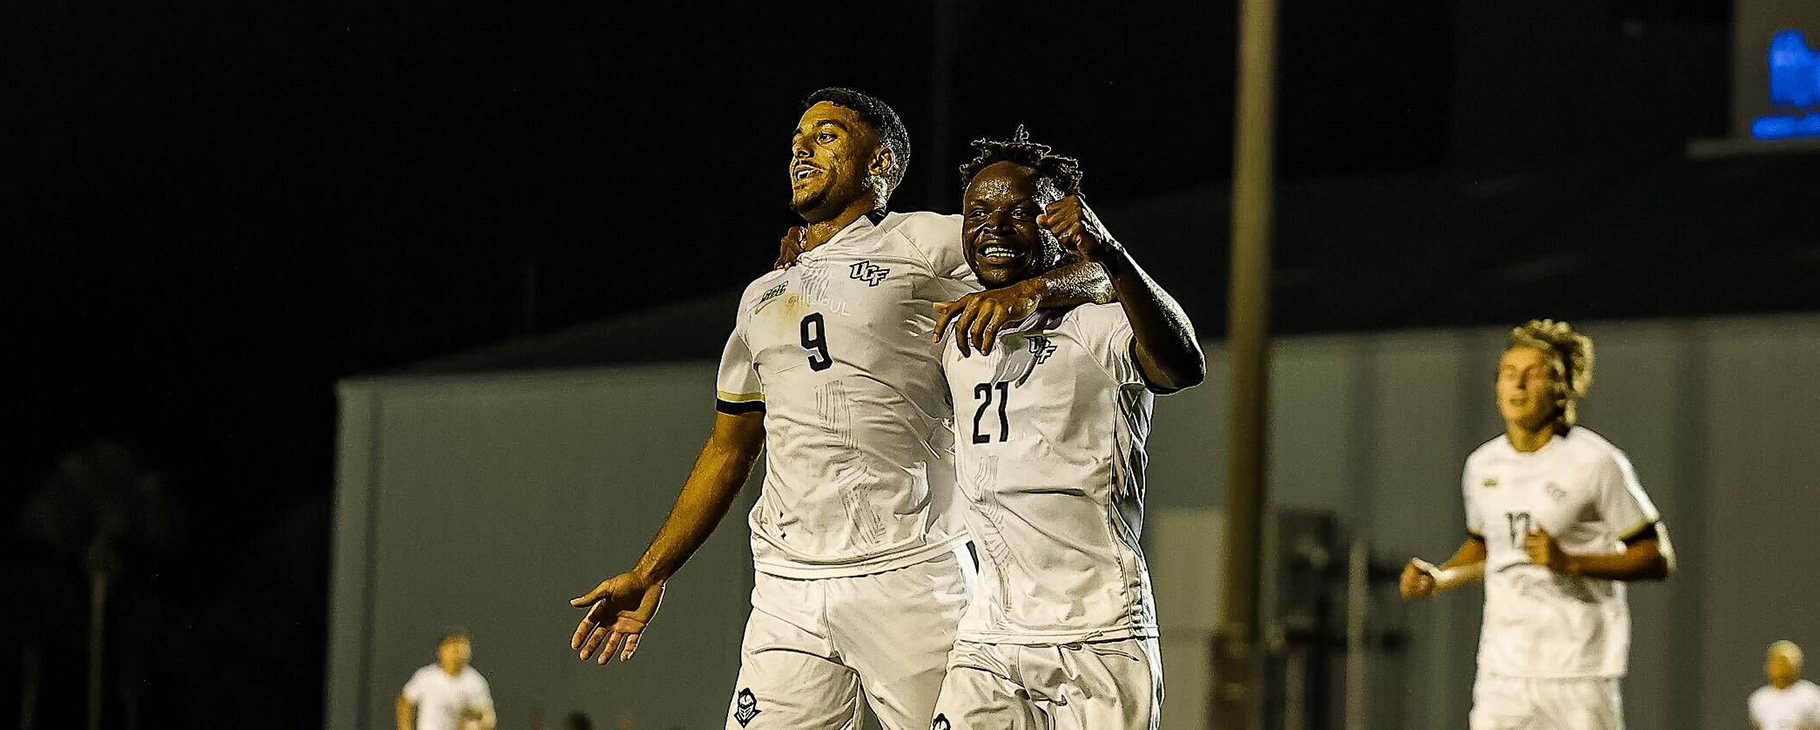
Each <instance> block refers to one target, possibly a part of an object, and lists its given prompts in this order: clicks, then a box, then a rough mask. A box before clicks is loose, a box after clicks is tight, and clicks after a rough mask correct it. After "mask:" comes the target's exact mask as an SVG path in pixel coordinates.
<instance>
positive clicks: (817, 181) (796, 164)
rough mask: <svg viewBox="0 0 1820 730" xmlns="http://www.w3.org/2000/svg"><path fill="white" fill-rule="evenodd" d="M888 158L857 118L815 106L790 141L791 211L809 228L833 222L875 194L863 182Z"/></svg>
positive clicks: (823, 103)
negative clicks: (859, 200)
mask: <svg viewBox="0 0 1820 730" xmlns="http://www.w3.org/2000/svg"><path fill="white" fill-rule="evenodd" d="M890 154H891V153H890V152H888V151H886V150H885V149H884V148H883V147H881V146H880V145H879V141H878V135H876V134H874V133H873V131H872V129H871V128H870V127H868V126H867V125H866V123H865V122H864V121H862V120H861V119H860V118H859V114H858V113H856V112H854V111H853V110H852V109H848V108H846V107H844V106H840V105H838V104H835V103H834V102H830V101H821V102H816V103H815V105H814V106H811V107H809V108H808V109H807V110H806V111H804V112H803V116H802V118H801V119H800V120H798V121H797V123H796V131H795V132H793V133H792V134H791V137H790V209H791V210H793V211H795V212H796V214H797V215H800V216H802V218H803V220H805V221H808V222H810V223H817V222H820V221H824V220H827V219H829V218H832V217H834V216H835V215H837V214H839V213H840V212H841V211H842V210H845V209H847V207H848V206H851V205H852V204H853V203H854V202H855V201H856V200H858V199H860V198H861V197H862V196H867V195H872V194H874V193H875V192H876V191H875V190H874V189H873V187H872V186H871V184H870V183H869V181H868V180H867V178H868V177H870V176H871V175H872V174H873V172H872V168H875V167H880V166H881V164H882V165H883V166H885V167H888V166H889V164H890Z"/></svg>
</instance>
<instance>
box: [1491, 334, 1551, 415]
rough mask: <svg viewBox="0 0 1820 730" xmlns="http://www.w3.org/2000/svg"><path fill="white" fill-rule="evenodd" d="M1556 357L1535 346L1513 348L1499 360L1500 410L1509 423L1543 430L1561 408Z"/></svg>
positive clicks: (1506, 351)
mask: <svg viewBox="0 0 1820 730" xmlns="http://www.w3.org/2000/svg"><path fill="white" fill-rule="evenodd" d="M1560 398H1561V396H1560V394H1559V393H1557V392H1556V390H1555V368H1554V357H1553V356H1552V355H1550V354H1549V353H1547V352H1543V351H1542V350H1538V349H1536V348H1534V347H1512V348H1510V349H1509V350H1505V351H1504V356H1503V357H1502V358H1499V359H1498V413H1499V414H1500V415H1502V416H1503V417H1504V422H1505V423H1507V424H1516V425H1520V426H1522V427H1523V428H1524V429H1525V430H1529V431H1539V430H1541V428H1542V427H1543V426H1544V425H1546V424H1547V423H1548V422H1549V421H1550V420H1553V419H1554V418H1555V415H1556V413H1558V412H1559V411H1560V408H1561V404H1560V402H1559V401H1560Z"/></svg>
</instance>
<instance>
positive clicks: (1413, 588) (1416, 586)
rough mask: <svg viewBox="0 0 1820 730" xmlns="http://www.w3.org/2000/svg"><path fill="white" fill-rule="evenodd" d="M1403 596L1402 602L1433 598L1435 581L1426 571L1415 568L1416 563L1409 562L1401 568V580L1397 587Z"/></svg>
mask: <svg viewBox="0 0 1820 730" xmlns="http://www.w3.org/2000/svg"><path fill="white" fill-rule="evenodd" d="M1397 588H1398V590H1399V591H1400V592H1402V594H1403V600H1405V601H1412V600H1416V599H1422V598H1434V596H1435V579H1434V576H1432V575H1429V574H1428V571H1426V570H1423V569H1421V568H1418V567H1416V561H1414V560H1411V561H1409V564H1408V565H1405V566H1403V579H1402V581H1401V582H1400V583H1399V585H1398V586H1397Z"/></svg>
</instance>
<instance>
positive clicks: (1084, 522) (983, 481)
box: [933, 126, 1206, 730]
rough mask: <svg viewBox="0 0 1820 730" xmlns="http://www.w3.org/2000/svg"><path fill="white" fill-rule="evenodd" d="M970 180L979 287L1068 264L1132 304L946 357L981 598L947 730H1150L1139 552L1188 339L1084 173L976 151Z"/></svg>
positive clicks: (1149, 619) (969, 233) (1148, 632)
mask: <svg viewBox="0 0 1820 730" xmlns="http://www.w3.org/2000/svg"><path fill="white" fill-rule="evenodd" d="M973 144H974V147H975V148H976V149H978V150H979V156H978V157H977V158H975V159H974V160H973V161H972V162H969V163H967V164H966V165H964V166H963V167H962V168H961V173H962V177H963V178H964V182H965V183H966V192H965V194H964V195H963V200H962V213H961V215H962V220H963V221H964V223H963V226H964V227H963V229H962V230H963V233H962V241H963V243H964V244H965V246H966V251H967V263H968V265H970V266H971V267H973V273H974V274H976V275H977V276H978V277H979V280H980V283H981V284H983V285H985V286H989V287H1005V286H1011V285H1014V284H1016V283H1018V282H1022V281H1026V280H1028V279H1030V278H1032V277H1036V276H1040V275H1041V274H1043V273H1044V272H1046V271H1048V270H1049V269H1050V268H1052V267H1054V266H1055V265H1056V263H1057V262H1058V261H1059V260H1060V259H1061V256H1062V252H1063V247H1064V246H1067V247H1070V248H1072V249H1073V250H1077V251H1079V252H1080V253H1081V254H1082V255H1083V256H1084V257H1085V258H1086V259H1087V260H1090V261H1094V262H1097V263H1099V264H1101V265H1102V266H1104V267H1105V269H1106V271H1107V272H1108V273H1109V274H1110V276H1111V278H1112V283H1113V286H1114V288H1115V289H1116V290H1117V292H1118V300H1119V302H1120V303H1118V304H1087V305H1081V306H1077V307H1072V308H1068V309H1046V310H1042V311H1039V312H1037V313H1036V314H1035V315H1033V316H1031V317H1029V318H1027V319H1025V320H1023V321H1021V322H1018V323H1017V324H1016V325H1015V326H1014V327H1012V328H1011V329H1009V330H1007V331H1005V332H1004V333H1003V334H1001V335H1000V338H999V345H998V347H996V348H994V347H991V346H988V347H986V348H985V349H983V350H980V351H978V352H976V353H972V354H966V353H962V352H960V351H959V349H958V348H956V349H951V350H949V351H948V352H946V353H945V354H944V355H943V360H944V365H945V370H946V374H947V378H948V389H949V394H950V398H951V399H952V400H953V402H954V404H955V409H956V411H957V418H958V421H959V423H958V424H957V426H958V431H959V434H958V436H959V446H958V448H957V462H958V467H959V473H960V489H961V492H962V494H963V495H964V496H965V498H966V501H967V503H968V506H969V509H968V510H967V512H966V513H965V517H966V522H967V526H968V528H969V529H970V530H971V531H972V532H973V535H974V539H975V540H976V547H977V548H978V549H979V554H980V557H981V561H980V577H981V584H982V587H981V591H980V594H979V596H977V597H976V598H975V600H974V601H973V603H972V604H971V605H969V606H968V608H967V612H966V614H965V615H964V617H963V618H962V619H961V627H960V632H959V636H958V639H957V641H956V642H955V646H954V651H953V653H951V654H950V655H949V658H948V676H947V678H946V680H945V681H944V682H943V684H942V695H941V699H940V700H939V701H938V702H937V703H936V716H935V721H934V724H933V727H935V728H937V730H946V729H947V728H995V729H1004V730H1026V729H1027V730H1048V729H1064V730H1122V729H1131V730H1151V729H1154V728H1156V727H1157V724H1158V722H1159V720H1160V717H1161V713H1162V700H1163V675H1162V664H1161V661H1160V654H1159V652H1158V648H1157V624H1156V608H1155V604H1154V602H1153V600H1152V598H1151V592H1150V576H1149V571H1148V570H1147V569H1146V567H1145V563H1144V554H1143V551H1142V550H1141V549H1140V548H1139V546H1138V534H1139V531H1140V529H1141V526H1142V523H1143V509H1144V504H1143V499H1144V465H1145V463H1146V461H1147V458H1146V456H1145V452H1144V442H1145V440H1146V439H1147V438H1148V436H1149V433H1150V413H1151V402H1152V395H1151V394H1152V393H1153V392H1155V393H1170V392H1174V391H1177V390H1180V389H1182V388H1186V387H1189V386H1192V385H1195V384H1197V383H1199V382H1200V381H1201V379H1202V378H1203V377H1204V376H1205V374H1206V365H1205V363H1204V361H1203V359H1202V355H1201V348H1200V345H1199V343H1198V342H1197V341H1196V340H1195V335H1194V327H1193V325H1192V324H1191V323H1190V322H1189V321H1188V317H1187V315H1185V314H1183V312H1182V309H1181V307H1180V306H1178V305H1177V304H1176V302H1175V300H1174V299H1173V298H1171V297H1170V296H1169V294H1168V293H1167V292H1165V291H1163V288H1162V287H1161V286H1158V285H1157V283H1156V282H1155V281H1153V280H1152V279H1151V278H1150V276H1149V275H1148V274H1146V273H1145V272H1144V270H1143V269H1142V268H1140V267H1139V266H1138V264H1137V262H1136V261H1135V260H1133V258H1132V256H1131V253H1130V251H1128V250H1127V249H1126V248H1125V247H1124V246H1123V245H1122V244H1120V243H1119V241H1118V240H1117V239H1115V238H1113V237H1112V235H1111V233H1109V232H1108V231H1107V230H1106V227H1105V226H1104V225H1102V224H1101V223H1100V221H1099V219H1098V217H1097V216H1095V215H1094V213H1093V210H1092V209H1090V208H1088V207H1087V204H1086V203H1085V202H1083V201H1082V200H1081V198H1080V197H1079V191H1080V180H1081V171H1080V167H1079V166H1078V165H1077V164H1076V162H1075V160H1073V159H1070V158H1067V157H1061V156H1057V155H1054V154H1051V153H1050V148H1049V147H1047V146H1045V145H1040V144H1036V143H1033V142H1031V141H1030V140H1029V137H1028V135H1027V134H1026V133H1025V131H1024V128H1023V127H1021V126H1020V127H1018V129H1017V133H1016V134H1015V135H1014V136H1013V137H1012V139H1010V140H1007V141H991V140H980V141H977V142H974V143H973Z"/></svg>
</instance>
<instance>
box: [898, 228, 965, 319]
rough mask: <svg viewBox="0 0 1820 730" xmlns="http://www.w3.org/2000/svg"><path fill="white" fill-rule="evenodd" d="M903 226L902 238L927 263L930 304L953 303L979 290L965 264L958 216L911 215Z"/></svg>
mask: <svg viewBox="0 0 1820 730" xmlns="http://www.w3.org/2000/svg"><path fill="white" fill-rule="evenodd" d="M911 216H912V217H911V219H910V220H909V221H907V222H906V223H905V226H904V229H903V230H904V235H905V236H906V237H907V238H909V239H910V244H911V245H912V246H914V247H915V248H916V250H917V251H918V252H919V253H921V254H922V256H923V259H924V260H925V261H927V262H928V265H929V276H930V279H931V281H932V282H933V285H934V287H935V290H934V291H932V292H929V298H930V300H931V301H942V302H946V301H954V300H956V299H959V298H961V297H964V296H966V295H968V294H971V293H973V292H976V291H979V290H980V289H981V287H980V281H979V277H977V276H974V274H973V267H971V266H968V265H967V251H966V249H965V247H964V246H962V245H961V217H960V216H958V215H940V214H936V213H913V214H911Z"/></svg>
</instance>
